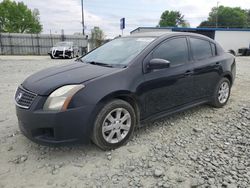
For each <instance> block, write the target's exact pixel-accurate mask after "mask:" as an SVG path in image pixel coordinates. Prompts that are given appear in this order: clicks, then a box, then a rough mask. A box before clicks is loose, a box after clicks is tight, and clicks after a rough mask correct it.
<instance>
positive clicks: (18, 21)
mask: <svg viewBox="0 0 250 188" xmlns="http://www.w3.org/2000/svg"><path fill="white" fill-rule="evenodd" d="M41 31H42V25H41V24H40V20H39V10H38V9H34V10H33V11H32V10H30V9H29V8H28V7H27V6H26V5H25V4H24V3H23V2H18V3H17V2H15V1H10V0H3V1H2V2H1V3H0V32H8V33H40V32H41Z"/></svg>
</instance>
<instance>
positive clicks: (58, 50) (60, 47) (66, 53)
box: [48, 41, 79, 59]
mask: <svg viewBox="0 0 250 188" xmlns="http://www.w3.org/2000/svg"><path fill="white" fill-rule="evenodd" d="M48 54H49V55H50V57H51V59H56V58H64V59H65V58H68V59H72V58H74V57H78V56H79V48H78V47H77V46H74V44H73V42H69V41H63V42H58V43H56V45H55V46H54V47H52V48H51V49H50V51H49V53H48Z"/></svg>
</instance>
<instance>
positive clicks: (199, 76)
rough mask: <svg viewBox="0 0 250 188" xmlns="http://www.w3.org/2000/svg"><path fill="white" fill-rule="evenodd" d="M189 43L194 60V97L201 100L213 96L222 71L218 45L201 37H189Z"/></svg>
mask: <svg viewBox="0 0 250 188" xmlns="http://www.w3.org/2000/svg"><path fill="white" fill-rule="evenodd" d="M189 42H190V46H191V52H192V57H193V60H194V97H195V99H200V98H204V97H208V96H211V95H212V94H213V91H214V88H215V86H216V84H217V83H218V80H219V79H220V76H219V72H220V71H221V65H220V62H219V59H218V56H217V53H216V45H215V44H214V43H212V42H211V41H208V40H206V39H203V38H199V37H197V38H196V37H189Z"/></svg>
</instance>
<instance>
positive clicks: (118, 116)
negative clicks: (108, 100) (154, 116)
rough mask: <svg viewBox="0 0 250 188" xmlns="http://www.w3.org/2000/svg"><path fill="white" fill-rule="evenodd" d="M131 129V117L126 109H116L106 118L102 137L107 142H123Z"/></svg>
mask: <svg viewBox="0 0 250 188" xmlns="http://www.w3.org/2000/svg"><path fill="white" fill-rule="evenodd" d="M130 128H131V115H130V113H129V112H128V111H127V110H126V109H125V108H116V109H114V110H112V111H111V112H110V113H108V115H107V116H106V117H105V119H104V121H103V124H102V135H103V138H104V139H105V141H106V142H108V143H110V144H115V143H119V142H121V141H122V140H123V139H124V138H125V137H126V136H127V134H128V133H129V131H130Z"/></svg>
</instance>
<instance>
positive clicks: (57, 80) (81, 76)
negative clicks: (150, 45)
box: [22, 62, 118, 95]
mask: <svg viewBox="0 0 250 188" xmlns="http://www.w3.org/2000/svg"><path fill="white" fill-rule="evenodd" d="M117 70H118V68H110V67H103V66H98V65H91V64H86V63H80V62H74V63H69V64H67V65H61V66H55V67H51V68H48V69H44V70H42V71H39V72H37V73H35V74H33V75H31V76H29V77H28V78H27V79H26V80H24V82H23V83H22V86H23V87H24V88H25V89H27V90H29V91H32V92H34V93H36V94H38V95H49V94H50V93H51V92H52V91H54V90H55V89H57V88H59V87H61V86H63V85H67V84H80V83H83V82H86V81H88V80H91V79H94V78H97V77H100V76H103V75H106V74H110V73H112V72H115V71H117Z"/></svg>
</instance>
